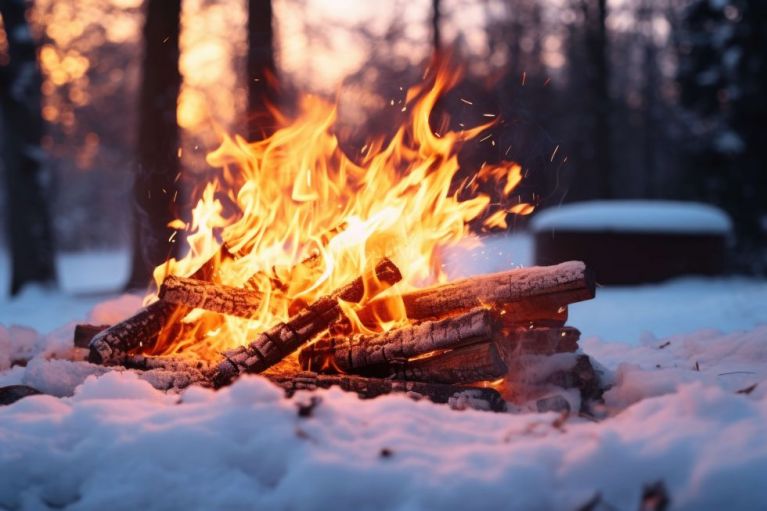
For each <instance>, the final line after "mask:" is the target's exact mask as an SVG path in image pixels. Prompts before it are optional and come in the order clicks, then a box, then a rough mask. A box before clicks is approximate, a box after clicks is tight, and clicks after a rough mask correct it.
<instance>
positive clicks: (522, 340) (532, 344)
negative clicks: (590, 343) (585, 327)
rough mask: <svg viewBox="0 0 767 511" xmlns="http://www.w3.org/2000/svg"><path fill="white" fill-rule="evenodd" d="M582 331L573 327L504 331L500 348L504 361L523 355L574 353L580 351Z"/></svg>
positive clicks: (499, 344) (499, 343)
mask: <svg viewBox="0 0 767 511" xmlns="http://www.w3.org/2000/svg"><path fill="white" fill-rule="evenodd" d="M580 335H581V333H580V331H578V329H577V328H573V327H569V326H567V327H562V328H516V329H513V330H506V331H504V336H503V340H502V341H499V342H498V348H499V349H500V352H501V355H502V356H503V358H504V360H512V359H514V358H515V357H519V356H523V355H553V354H555V353H572V352H574V351H575V350H577V349H578V339H579V338H580Z"/></svg>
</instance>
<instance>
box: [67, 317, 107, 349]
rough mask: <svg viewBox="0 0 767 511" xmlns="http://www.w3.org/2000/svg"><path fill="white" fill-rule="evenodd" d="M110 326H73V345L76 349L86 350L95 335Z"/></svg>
mask: <svg viewBox="0 0 767 511" xmlns="http://www.w3.org/2000/svg"><path fill="white" fill-rule="evenodd" d="M109 326H110V325H89V324H85V323H83V324H80V325H75V334H74V345H75V347H77V348H87V347H88V346H89V345H90V342H91V339H93V338H94V337H95V336H96V334H98V333H99V332H102V331H104V330H106V329H107V328H109Z"/></svg>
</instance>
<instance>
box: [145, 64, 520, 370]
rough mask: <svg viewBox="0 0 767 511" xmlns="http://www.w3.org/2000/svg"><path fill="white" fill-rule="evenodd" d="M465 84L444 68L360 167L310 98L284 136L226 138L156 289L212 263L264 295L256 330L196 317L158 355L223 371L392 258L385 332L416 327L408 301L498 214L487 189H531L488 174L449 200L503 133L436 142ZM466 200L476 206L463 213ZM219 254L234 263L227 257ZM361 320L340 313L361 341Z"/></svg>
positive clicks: (417, 91) (323, 106) (451, 134)
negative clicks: (259, 337) (228, 207)
mask: <svg viewBox="0 0 767 511" xmlns="http://www.w3.org/2000/svg"><path fill="white" fill-rule="evenodd" d="M459 78H460V72H458V71H452V70H450V69H448V67H447V66H445V65H439V66H437V67H436V68H435V70H434V72H433V73H432V74H431V77H430V78H429V79H426V80H425V81H424V83H421V84H419V85H417V86H415V87H412V88H411V89H410V90H409V91H408V93H407V96H406V107H407V108H406V111H407V112H409V116H408V118H407V120H406V122H405V123H403V125H402V126H400V127H399V129H398V130H397V131H396V133H395V134H394V135H393V137H392V138H391V139H390V140H389V141H388V142H385V141H384V140H383V139H379V140H372V141H370V142H369V143H368V144H367V145H366V149H367V150H366V151H364V154H363V156H362V158H361V161H359V162H355V161H354V160H352V159H351V158H349V157H348V156H347V155H346V154H344V152H343V151H342V150H341V148H340V147H339V142H338V139H337V138H336V136H335V135H334V133H333V128H334V124H335V122H336V108H335V107H334V106H333V105H331V104H328V103H327V102H325V101H323V100H321V99H318V98H316V97H313V96H305V97H303V98H302V99H301V102H300V114H299V115H298V116H297V117H296V118H295V119H287V118H285V117H284V116H282V115H281V114H279V113H278V112H275V115H276V116H277V119H278V122H279V125H280V126H282V127H281V128H280V129H278V130H277V131H276V132H275V133H274V134H273V135H272V136H271V137H269V138H267V139H265V140H262V141H257V142H248V141H246V140H244V139H243V138H241V137H239V136H235V137H234V138H231V137H225V138H224V140H223V142H222V144H221V146H220V147H219V148H218V149H216V150H215V151H213V152H212V153H210V154H209V155H208V158H207V161H208V163H209V164H210V165H211V166H213V167H217V168H219V169H221V172H220V176H219V177H218V178H217V179H215V180H213V181H211V182H210V183H208V184H207V185H206V186H205V188H204V191H203V193H202V197H201V198H200V200H199V202H198V204H197V206H196V207H195V208H194V210H193V212H192V213H193V215H192V216H193V220H192V222H191V225H188V226H185V228H186V229H187V230H188V238H187V239H188V243H189V252H188V254H187V255H186V256H185V257H184V258H182V259H181V260H175V259H172V260H170V261H168V263H167V264H165V265H162V266H159V267H158V268H157V269H156V270H155V280H156V282H157V284H158V285H159V284H160V283H161V282H162V280H163V279H164V276H165V275H166V274H167V273H171V274H175V275H183V276H189V275H191V274H193V273H194V272H195V271H196V270H197V269H198V268H200V267H201V266H203V265H204V264H205V263H206V262H208V261H210V260H213V261H215V266H216V268H215V270H216V271H215V274H214V281H216V282H220V283H222V284H228V285H234V286H241V287H242V286H248V287H252V288H254V289H257V290H259V291H260V292H262V293H263V294H264V300H263V304H262V307H261V309H260V310H259V311H258V313H257V314H255V315H254V317H252V318H249V319H242V318H234V317H224V316H219V315H216V314H213V313H208V312H205V311H201V310H194V311H192V312H191V313H189V314H188V315H187V316H186V317H185V318H184V320H183V321H184V323H185V325H186V328H184V329H182V332H181V333H179V332H178V331H175V332H173V335H174V336H176V337H177V338H174V339H166V342H161V343H160V346H161V348H160V349H159V351H161V352H163V353H169V352H175V353H178V352H182V351H184V352H192V353H194V355H195V356H198V357H203V358H209V359H210V358H213V357H215V354H216V353H217V352H220V351H222V350H225V349H228V348H231V347H233V346H237V345H241V344H246V343H247V342H249V341H250V340H252V339H253V337H254V336H255V335H256V334H257V333H258V332H260V331H262V330H264V329H265V328H268V327H270V326H272V325H274V324H275V323H277V322H279V321H284V320H285V319H286V318H287V317H288V316H289V315H290V314H291V313H293V312H295V308H296V307H297V306H298V305H300V304H303V303H310V302H312V301H313V300H315V299H316V298H318V297H320V296H322V295H325V294H329V293H330V292H332V290H334V289H336V288H338V287H340V286H342V285H344V284H345V283H347V282H348V281H350V280H352V279H353V278H355V277H356V276H358V275H360V274H361V273H362V272H363V270H364V269H366V268H368V267H370V266H371V265H373V264H375V262H376V261H377V260H379V259H380V258H382V257H389V258H390V259H392V260H393V261H394V262H395V264H397V265H398V266H399V268H400V270H401V272H402V275H403V280H402V282H401V283H400V284H398V285H397V286H395V287H394V288H392V289H390V290H389V291H388V292H387V293H386V294H387V295H388V296H390V297H391V298H390V299H389V300H388V302H390V303H389V307H390V309H391V310H390V311H389V312H390V314H388V315H387V316H388V317H389V318H391V317H395V318H399V319H398V320H395V321H389V322H388V323H383V322H382V324H380V325H379V328H380V329H382V330H385V329H389V328H392V327H393V326H395V325H397V324H398V323H400V322H401V321H404V320H406V317H405V312H404V307H403V306H402V301H401V300H400V299H399V294H400V293H401V292H402V291H406V290H409V289H413V288H415V287H418V286H421V285H424V284H425V283H431V282H435V281H444V280H445V275H444V272H443V270H442V267H441V260H440V256H439V254H440V249H441V248H442V247H445V246H448V245H451V244H455V243H457V242H459V241H460V240H461V239H462V238H464V236H465V235H466V234H467V233H468V225H467V224H468V223H469V222H470V221H472V220H475V219H478V218H481V217H482V216H483V215H485V214H486V213H487V211H488V209H489V207H490V206H491V204H490V202H491V199H490V197H489V196H488V195H485V194H482V193H478V192H477V188H476V182H477V181H478V180H479V181H484V182H490V183H494V184H495V186H496V187H497V189H498V190H499V192H502V194H503V195H504V196H505V197H509V196H510V195H511V193H512V192H513V191H514V189H515V187H516V186H517V185H518V184H519V182H520V181H521V179H522V173H521V170H522V169H521V167H520V166H519V165H516V164H514V163H511V162H504V163H501V164H498V165H484V166H483V167H482V169H481V171H480V172H478V173H477V174H476V175H475V176H474V178H472V179H471V180H470V181H468V182H465V183H463V184H462V186H459V187H458V189H457V190H454V191H452V192H451V183H452V182H453V178H454V176H455V175H456V173H457V172H458V170H459V164H458V158H457V152H458V149H459V148H460V146H461V144H462V143H465V142H466V141H469V140H472V139H475V138H477V137H478V136H479V135H480V134H481V133H482V132H483V131H484V130H486V129H487V128H489V127H490V126H492V125H493V124H494V123H495V122H496V120H495V119H493V121H492V122H490V123H488V124H484V125H481V126H477V127H475V128H471V129H466V130H462V131H459V132H455V131H446V132H444V133H440V134H439V135H437V134H435V133H434V132H433V131H432V127H431V126H430V124H429V115H430V114H431V112H432V110H433V109H434V106H435V104H436V102H437V100H438V99H439V98H440V96H441V95H442V94H443V93H444V92H445V91H446V90H448V89H450V88H451V87H453V86H454V85H455V84H456V83H457V81H458V80H459ZM467 191H469V192H471V191H474V192H476V193H474V194H473V197H471V198H468V199H461V200H459V195H460V194H461V193H463V194H464V195H465V194H466V192H467ZM222 201H225V202H227V203H232V204H235V205H236V206H237V209H238V212H237V214H236V215H233V216H228V215H226V214H225V213H224V209H225V208H224V206H223V203H222ZM494 207H498V205H497V204H496V205H494ZM530 212H532V206H531V205H529V204H524V203H521V204H520V203H515V204H513V205H512V204H509V205H506V206H505V207H503V206H502V207H501V208H500V209H498V210H497V211H496V212H495V213H493V214H492V215H490V216H489V218H487V219H486V220H485V222H484V223H485V225H486V226H487V227H505V225H506V224H505V217H506V215H507V214H509V213H511V214H528V213H530ZM182 224H183V223H179V222H175V223H174V226H175V227H180V226H181V225H182ZM222 243H223V244H224V245H225V246H226V248H227V249H228V251H229V252H231V253H232V254H234V257H230V258H217V257H216V254H220V253H221V245H222ZM208 264H210V263H208ZM151 299H152V297H148V300H151ZM356 307H358V305H357V304H342V308H343V310H344V312H345V313H346V314H347V316H348V317H349V319H350V321H351V324H352V327H353V329H355V330H357V331H364V330H365V328H366V327H364V326H362V324H361V323H360V322H359V321H358V320H357V318H356V314H355V312H354V310H355V308H356ZM169 335H170V334H169ZM179 336H180V339H179V338H178V337H179Z"/></svg>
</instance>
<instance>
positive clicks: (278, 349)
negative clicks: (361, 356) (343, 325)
mask: <svg viewBox="0 0 767 511" xmlns="http://www.w3.org/2000/svg"><path fill="white" fill-rule="evenodd" d="M374 273H375V276H373V275H365V276H362V277H358V278H356V279H354V281H352V282H350V283H349V284H347V285H346V286H344V287H342V288H341V289H339V290H337V291H335V292H334V293H332V294H331V295H328V296H323V297H321V298H320V299H318V300H317V301H315V302H314V303H312V304H311V305H309V306H307V307H305V308H304V309H302V310H301V311H300V312H299V313H298V314H296V315H294V316H292V317H291V318H290V319H288V320H287V321H286V322H285V323H279V324H277V325H275V326H274V327H272V328H271V329H269V330H267V331H266V332H263V333H261V334H260V335H259V336H258V337H256V339H255V340H254V341H253V342H251V343H250V344H249V345H247V346H241V347H239V348H236V349H233V350H229V351H227V352H226V353H224V357H225V360H224V361H223V362H221V363H220V364H219V365H218V367H217V368H216V371H215V374H214V377H213V383H214V385H215V386H217V387H220V386H223V385H227V384H228V383H230V382H231V381H232V380H233V379H234V378H236V377H237V376H238V375H239V374H240V373H242V372H246V373H260V372H262V371H265V370H266V369H268V368H269V367H271V366H273V365H275V364H276V363H277V362H279V361H280V360H282V359H283V358H285V357H286V356H288V355H290V354H291V353H293V352H294V351H295V350H297V349H298V348H300V347H301V345H302V344H304V343H306V342H308V341H309V340H311V339H312V338H313V337H314V336H315V335H317V334H318V333H320V332H322V331H323V330H326V329H327V328H328V326H329V325H330V324H331V323H333V322H334V321H336V320H337V319H338V318H339V317H340V316H341V314H342V312H341V307H340V305H339V303H338V300H343V301H345V302H352V303H359V302H360V301H362V299H363V298H364V297H365V290H366V283H367V284H368V286H367V290H368V291H370V292H371V296H373V295H375V294H377V293H378V292H380V291H381V290H382V289H383V288H386V287H389V286H392V285H394V284H396V283H397V282H399V281H400V280H401V279H402V275H401V274H400V272H399V269H398V268H397V267H396V266H395V265H394V263H392V262H391V261H390V260H388V259H383V260H381V261H380V262H379V263H378V264H377V265H376V267H375V272H374Z"/></svg>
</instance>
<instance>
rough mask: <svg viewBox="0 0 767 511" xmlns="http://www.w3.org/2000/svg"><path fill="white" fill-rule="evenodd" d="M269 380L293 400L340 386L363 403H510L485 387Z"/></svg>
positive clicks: (340, 378)
mask: <svg viewBox="0 0 767 511" xmlns="http://www.w3.org/2000/svg"><path fill="white" fill-rule="evenodd" d="M267 378H269V380H271V381H272V382H273V383H275V384H276V385H278V386H280V387H282V388H283V389H285V392H286V394H287V395H288V396H292V395H293V394H294V393H295V392H296V391H298V390H316V389H317V388H325V389H326V388H330V387H333V386H337V387H340V388H341V389H343V390H345V391H347V392H356V393H357V395H358V396H359V397H360V398H362V399H371V398H375V397H378V396H382V395H385V394H391V393H395V392H405V393H407V394H408V395H409V396H411V397H421V396H423V397H426V398H428V399H429V400H430V401H432V402H434V403H448V404H451V405H452V406H455V407H459V408H460V407H462V406H463V407H466V406H467V405H468V406H471V405H478V406H479V407H482V408H484V409H488V410H493V411H503V410H505V409H506V403H505V401H504V400H503V399H502V398H501V395H500V394H499V393H498V392H497V391H496V390H495V389H491V388H485V387H468V386H458V385H445V384H440V383H425V382H415V381H398V380H391V379H383V378H364V377H361V376H351V375H322V374H320V375H318V374H317V373H312V372H304V373H299V374H296V375H267ZM483 405H485V406H483ZM485 407H486V408H485Z"/></svg>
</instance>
